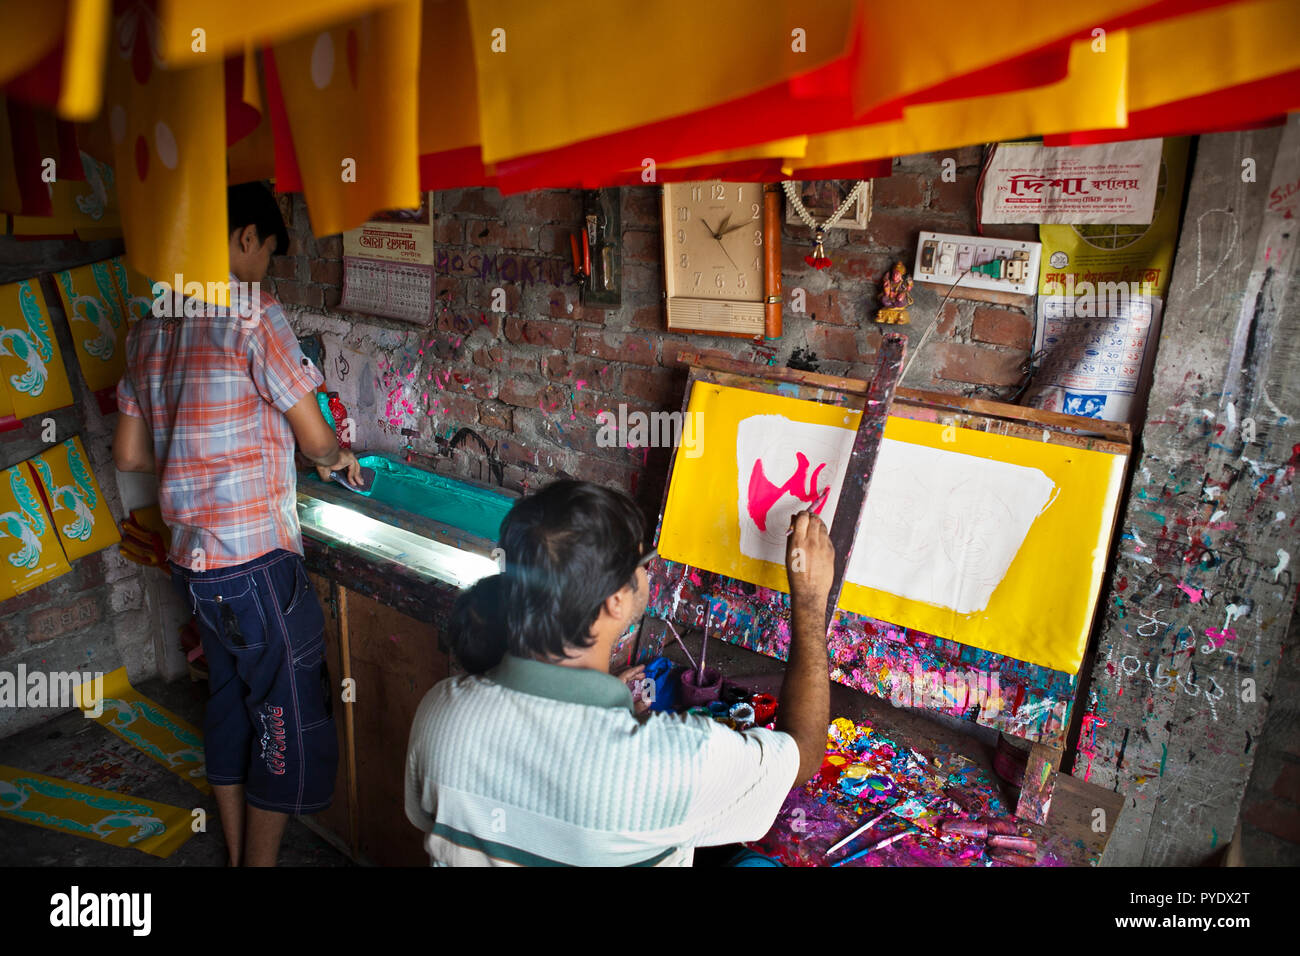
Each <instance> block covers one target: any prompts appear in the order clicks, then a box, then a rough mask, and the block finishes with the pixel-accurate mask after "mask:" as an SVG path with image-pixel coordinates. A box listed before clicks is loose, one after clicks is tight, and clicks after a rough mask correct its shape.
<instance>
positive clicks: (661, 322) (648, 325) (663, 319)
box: [632, 305, 667, 332]
mask: <svg viewBox="0 0 1300 956" xmlns="http://www.w3.org/2000/svg"><path fill="white" fill-rule="evenodd" d="M666 323H667V316H666V315H665V314H664V307H663V306H662V305H647V306H642V307H641V308H639V309H637V310H636V311H635V312H633V313H632V328H634V329H646V330H648V331H651V332H662V331H663V329H664V326H665V324H666Z"/></svg>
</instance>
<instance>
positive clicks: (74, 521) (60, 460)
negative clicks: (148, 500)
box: [31, 437, 122, 561]
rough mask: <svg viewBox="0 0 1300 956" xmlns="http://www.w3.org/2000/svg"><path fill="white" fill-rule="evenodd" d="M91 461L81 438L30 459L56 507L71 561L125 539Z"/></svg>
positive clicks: (56, 524)
mask: <svg viewBox="0 0 1300 956" xmlns="http://www.w3.org/2000/svg"><path fill="white" fill-rule="evenodd" d="M89 462H90V459H89V458H87V457H86V449H85V447H84V446H83V445H82V444H81V438H80V437H73V438H69V439H68V440H67V441H65V442H61V443H60V444H58V445H55V446H54V447H53V448H51V449H50V450H49V451H47V452H44V453H43V454H40V455H37V456H36V457H35V458H33V459H32V460H31V465H32V468H33V469H34V470H35V471H36V473H37V474H38V475H39V476H40V479H41V484H42V485H43V486H44V488H45V499H46V500H47V501H48V502H50V507H51V508H53V509H54V526H55V527H56V528H57V529H58V532H59V537H60V538H61V539H62V541H63V550H64V551H65V552H66V553H67V555H68V560H69V561H76V560H77V559H78V558H84V557H85V556H86V555H88V554H93V553H94V552H96V551H102V550H103V549H104V548H107V547H109V546H110V545H114V544H117V543H118V542H119V541H121V540H122V536H121V535H120V534H119V533H118V530H117V523H116V522H115V521H114V520H113V515H112V513H111V512H110V511H109V510H108V504H107V503H106V502H105V501H104V493H103V492H102V491H100V488H99V484H98V483H97V482H96V481H95V475H94V472H92V471H91V470H90V464H89Z"/></svg>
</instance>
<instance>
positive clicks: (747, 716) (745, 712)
mask: <svg viewBox="0 0 1300 956" xmlns="http://www.w3.org/2000/svg"><path fill="white" fill-rule="evenodd" d="M728 714H729V715H730V717H731V719H732V720H734V721H735V722H736V727H737V728H739V729H740V730H744V729H745V728H747V727H752V726H754V707H753V705H752V704H750V703H749V702H748V701H743V700H742V701H741V702H740V703H738V704H732V705H731V710H730V711H728Z"/></svg>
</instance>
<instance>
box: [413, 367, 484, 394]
mask: <svg viewBox="0 0 1300 956" xmlns="http://www.w3.org/2000/svg"><path fill="white" fill-rule="evenodd" d="M447 373H450V374H447ZM425 382H426V384H427V385H431V386H433V388H441V390H442V391H446V392H452V393H456V392H461V393H463V394H466V395H473V396H474V397H475V398H477V399H487V398H496V397H497V394H496V393H497V389H496V385H495V383H494V382H493V380H492V375H491V374H489V373H488V372H485V371H480V370H479V369H468V370H464V369H459V368H453V369H438V370H436V371H435V372H434V376H433V381H432V382H430V381H428V379H425ZM439 383H441V384H439Z"/></svg>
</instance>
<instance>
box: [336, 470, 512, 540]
mask: <svg viewBox="0 0 1300 956" xmlns="http://www.w3.org/2000/svg"><path fill="white" fill-rule="evenodd" d="M358 460H359V461H360V462H361V464H362V465H363V466H365V467H366V468H373V469H374V470H375V486H374V489H373V490H372V491H371V492H370V497H371V498H373V499H374V500H376V501H380V502H382V503H384V504H386V505H388V506H389V507H390V508H397V509H399V510H401V511H409V512H412V513H413V514H418V515H422V516H424V517H426V518H429V519H431V520H433V521H440V522H442V523H443V524H446V525H451V526H452V527H453V528H460V529H461V530H462V531H467V532H469V533H470V534H473V535H477V536H478V537H480V538H486V539H487V540H488V541H496V540H497V537H498V535H499V534H500V532H501V522H502V520H503V519H504V518H505V516H506V513H507V512H508V511H509V510H510V508H511V506H512V505H513V504H514V499H513V498H508V497H506V496H505V495H502V494H498V493H497V492H495V491H488V490H487V489H484V488H476V487H474V486H473V485H467V484H465V483H464V482H461V481H456V480H455V479H454V478H444V477H443V476H442V475H435V474H433V473H432V472H428V471H425V470H423V469H421V468H416V467H414V466H412V465H405V464H402V463H401V462H396V461H392V460H390V459H388V458H381V457H379V456H378V455H366V456H365V457H364V458H361V459H358Z"/></svg>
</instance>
